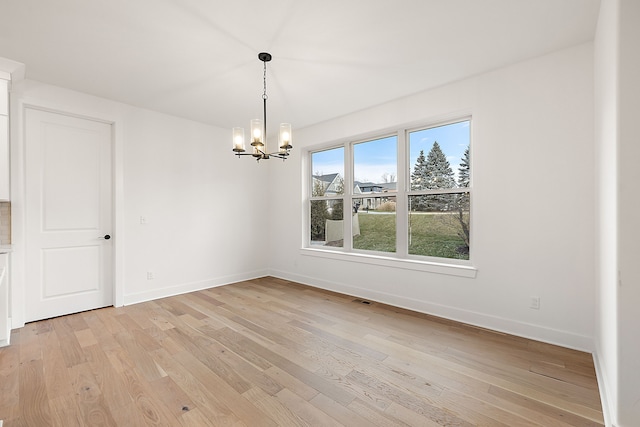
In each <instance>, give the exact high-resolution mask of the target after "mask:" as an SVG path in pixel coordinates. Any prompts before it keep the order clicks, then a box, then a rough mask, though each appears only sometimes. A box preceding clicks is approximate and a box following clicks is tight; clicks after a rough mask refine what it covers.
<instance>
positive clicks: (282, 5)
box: [0, 0, 600, 129]
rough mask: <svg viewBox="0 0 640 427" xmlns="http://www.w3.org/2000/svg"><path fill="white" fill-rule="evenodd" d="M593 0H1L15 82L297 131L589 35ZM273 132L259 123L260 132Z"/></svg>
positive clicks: (0, 50) (6, 53) (0, 37)
mask: <svg viewBox="0 0 640 427" xmlns="http://www.w3.org/2000/svg"><path fill="white" fill-rule="evenodd" d="M599 7H600V0H393V1H391V0H322V1H313V0H233V1H231V0H225V1H221V0H91V1H87V0H52V1H43V0H0V57H4V58H8V59H11V60H14V61H18V62H21V63H23V64H25V66H26V78H28V79H33V80H38V81H41V82H45V83H49V84H53V85H58V86H62V87H66V88H70V89H74V90H77V91H81V92H85V93H89V94H93V95H97V96H100V97H104V98H108V99H112V100H116V101H121V102H124V103H127V104H131V105H135V106H139V107H144V108H149V109H152V110H156V111H160V112H164V113H167V114H171V115H174V116H179V117H184V118H188V119H192V120H196V121H200V122H205V123H209V124H212V125H216V126H220V127H223V128H231V127H233V126H244V127H248V124H249V119H251V118H257V117H260V116H261V111H262V110H261V108H262V86H263V82H262V65H263V64H262V62H260V61H259V60H258V58H257V55H258V53H259V52H261V51H267V52H270V53H271V54H272V55H273V60H272V61H271V62H269V63H268V71H267V92H268V95H269V99H268V104H269V105H268V112H269V117H268V118H269V121H270V123H271V124H274V126H275V125H276V124H277V122H290V123H292V124H293V126H294V128H301V127H306V126H309V125H312V124H315V123H319V122H322V121H325V120H328V119H331V118H335V117H339V116H342V115H345V114H348V113H351V112H354V111H358V110H362V109H364V108H367V107H370V106H373V105H378V104H381V103H383V102H386V101H390V100H393V99H397V98H400V97H403V96H406V95H409V94H413V93H417V92H420V91H423V90H426V89H429V88H433V87H436V86H440V85H443V84H446V83H448V82H452V81H455V80H459V79H462V78H465V77H468V76H471V75H475V74H478V73H482V72H485V71H488V70H491V69H494V68H497V67H501V66H504V65H508V64H511V63H514V62H517V61H521V60H523V59H526V58H531V57H535V56H539V55H543V54H546V53H549V52H552V51H555V50H559V49H563V48H566V47H569V46H572V45H576V44H580V43H584V42H588V41H590V40H593V37H594V33H595V27H596V22H597V16H598V11H599ZM270 129H271V126H270Z"/></svg>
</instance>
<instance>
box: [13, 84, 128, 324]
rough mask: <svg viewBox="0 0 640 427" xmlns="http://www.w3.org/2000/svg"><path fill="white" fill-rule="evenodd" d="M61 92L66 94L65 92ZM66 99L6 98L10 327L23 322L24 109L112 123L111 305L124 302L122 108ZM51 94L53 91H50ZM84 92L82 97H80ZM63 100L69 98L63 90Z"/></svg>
mask: <svg viewBox="0 0 640 427" xmlns="http://www.w3.org/2000/svg"><path fill="white" fill-rule="evenodd" d="M65 95H66V96H65ZM74 95H75V98H73V99H72V101H75V102H70V103H67V104H59V103H56V102H55V101H51V100H49V99H40V98H38V99H30V98H28V97H23V98H20V94H18V98H19V99H18V100H16V101H15V102H14V101H13V99H12V102H11V107H10V108H11V116H10V124H11V130H10V132H11V154H10V156H11V195H12V198H11V210H12V212H11V242H12V247H13V250H12V253H11V261H10V264H11V268H10V287H9V289H10V294H11V296H10V304H11V307H10V313H9V314H10V317H11V329H16V328H20V327H22V326H24V324H25V318H26V317H25V315H26V304H27V302H28V301H27V297H26V282H25V276H26V268H27V266H26V251H25V249H26V243H27V242H26V213H25V210H26V209H27V207H26V206H25V200H26V187H25V171H26V156H25V147H26V140H25V133H26V114H27V109H34V110H42V111H47V112H50V113H55V114H62V115H66V116H71V117H76V118H81V119H86V120H93V121H97V122H101V123H105V124H108V125H110V126H111V159H112V163H111V168H112V175H111V176H112V221H113V236H114V239H113V258H112V260H113V263H112V269H113V271H112V273H113V276H112V277H113V304H114V306H115V307H120V306H122V305H123V304H124V279H123V277H124V276H123V274H124V271H123V266H124V264H123V259H124V256H123V253H124V251H123V248H124V246H123V244H124V236H123V230H124V208H123V200H124V192H123V175H124V174H123V165H124V162H123V140H124V137H123V126H122V124H123V122H124V115H123V113H122V108H121V107H120V108H119V106H118V105H117V104H116V103H115V102H112V101H108V100H102V99H96V98H92V97H89V96H86V95H82V94H80V95H78V94H74ZM53 96H54V97H55V96H56V94H53ZM85 96H86V99H85ZM61 98H62V99H66V100H67V101H68V100H69V98H70V97H69V96H68V93H66V91H65V93H63V94H62V96H61Z"/></svg>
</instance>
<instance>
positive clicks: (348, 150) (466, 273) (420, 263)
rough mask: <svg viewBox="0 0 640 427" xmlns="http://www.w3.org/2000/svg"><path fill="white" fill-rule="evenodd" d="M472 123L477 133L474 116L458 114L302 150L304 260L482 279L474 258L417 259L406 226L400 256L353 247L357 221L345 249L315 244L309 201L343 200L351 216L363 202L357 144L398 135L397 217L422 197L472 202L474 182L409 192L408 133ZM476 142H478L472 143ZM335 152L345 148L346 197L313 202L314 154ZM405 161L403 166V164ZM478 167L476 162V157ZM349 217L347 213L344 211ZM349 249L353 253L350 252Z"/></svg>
mask: <svg viewBox="0 0 640 427" xmlns="http://www.w3.org/2000/svg"><path fill="white" fill-rule="evenodd" d="M466 120H468V121H469V122H470V126H471V129H470V130H469V131H470V132H471V133H472V130H473V120H472V115H471V114H470V113H467V114H459V115H455V116H449V117H446V118H441V119H440V120H437V121H433V122H427V123H425V122H422V123H420V124H413V125H404V126H402V125H401V126H398V127H395V128H393V129H392V130H389V129H387V130H386V131H380V132H375V133H373V132H372V133H367V134H366V135H362V136H360V137H354V138H343V139H340V140H336V141H333V142H332V143H325V144H319V145H315V146H313V147H307V148H305V149H304V150H303V156H302V159H303V161H302V176H304V177H305V182H306V184H305V185H304V186H303V194H302V196H303V200H304V203H303V221H302V226H303V233H302V247H301V249H300V254H301V255H304V256H312V257H318V258H325V259H333V260H340V261H346V262H355V263H361V264H372V265H379V266H385V267H392V268H399V269H408V270H416V271H423V272H430V273H437V274H446V275H452V276H458V277H468V278H475V277H476V274H477V268H476V267H475V266H474V265H473V264H472V258H471V256H470V258H469V259H468V260H461V259H455V258H439V257H429V256H418V255H410V254H408V228H407V227H408V225H407V221H397V222H396V252H375V251H364V250H358V249H354V248H353V236H352V233H351V227H352V217H351V215H346V216H345V218H344V247H342V248H336V247H330V248H327V247H324V246H323V247H318V246H313V245H311V240H310V236H309V227H310V218H309V215H310V212H309V201H310V200H343V209H348V211H351V206H352V204H353V199H354V198H356V199H357V198H359V197H358V195H354V194H353V176H352V173H351V169H352V167H353V145H354V144H357V143H361V142H366V141H370V140H375V139H379V138H385V137H388V136H397V150H398V159H399V161H398V164H399V165H400V164H402V165H404V166H402V168H403V169H404V170H402V171H400V170H398V171H397V172H398V174H397V193H396V198H397V199H396V200H397V203H396V217H397V218H400V217H401V215H403V216H402V218H404V217H406V216H407V215H408V208H407V203H408V197H409V196H414V195H421V194H442V193H465V192H468V193H469V194H470V197H471V198H473V190H472V187H473V178H471V185H470V186H469V187H465V188H452V189H442V190H421V191H411V190H410V189H408V188H406V185H407V184H408V182H409V179H410V175H411V165H409V164H408V162H409V159H408V155H409V154H408V147H407V145H408V134H409V133H410V132H415V131H417V130H420V129H427V128H432V127H438V126H446V125H448V124H452V123H458V122H462V121H466ZM472 139H473V138H472ZM334 148H344V153H345V154H344V156H345V163H344V177H343V178H344V187H345V194H344V195H341V196H329V197H312V196H311V189H310V188H309V176H311V174H312V171H311V154H312V153H314V152H318V151H323V150H330V149H334ZM400 159H402V161H400ZM471 162H472V163H473V157H472V158H471ZM473 170H474V168H473V166H472V167H471V174H472V175H473ZM471 210H472V211H473V203H472V204H471ZM345 212H346V210H345ZM473 218H474V215H473V213H472V215H471V230H472V240H474V239H473V230H474V229H475V228H474V226H473ZM346 248H350V249H346Z"/></svg>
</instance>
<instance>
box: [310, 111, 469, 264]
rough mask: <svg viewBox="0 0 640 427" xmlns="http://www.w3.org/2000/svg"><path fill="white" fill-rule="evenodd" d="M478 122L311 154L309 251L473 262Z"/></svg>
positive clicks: (402, 132) (407, 132) (420, 130)
mask: <svg viewBox="0 0 640 427" xmlns="http://www.w3.org/2000/svg"><path fill="white" fill-rule="evenodd" d="M470 125H471V120H470V119H464V120H458V121H454V122H448V123H443V124H438V125H434V126H425V127H422V128H418V129H399V130H398V131H396V132H395V133H393V134H387V135H382V136H380V137H376V138H371V139H366V140H359V141H349V142H345V143H342V144H339V145H336V146H334V147H331V148H329V149H325V150H319V151H312V152H310V165H311V166H310V167H311V172H310V179H309V199H308V203H309V210H308V212H309V246H310V247H314V248H327V249H336V248H340V249H339V250H341V251H344V252H352V253H365V254H370V255H375V254H380V255H384V256H385V257H395V258H400V259H417V260H429V259H432V258H437V259H441V258H445V259H449V260H454V259H456V260H469V256H470V247H471V242H470V215H471V166H470V139H471V138H470V135H471V133H470ZM347 207H350V208H347ZM345 208H346V209H345Z"/></svg>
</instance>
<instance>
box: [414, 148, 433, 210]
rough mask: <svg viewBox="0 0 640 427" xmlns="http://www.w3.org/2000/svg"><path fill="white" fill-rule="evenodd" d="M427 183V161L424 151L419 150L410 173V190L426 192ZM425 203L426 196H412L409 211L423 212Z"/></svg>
mask: <svg viewBox="0 0 640 427" xmlns="http://www.w3.org/2000/svg"><path fill="white" fill-rule="evenodd" d="M427 182H428V176H427V159H426V158H425V157H424V150H420V154H419V155H418V158H417V159H416V164H415V166H414V167H413V172H411V190H413V191H415V190H426V189H427V188H429V187H427ZM427 203H428V200H427V197H426V196H413V197H411V210H414V211H424V210H426V209H427Z"/></svg>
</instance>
